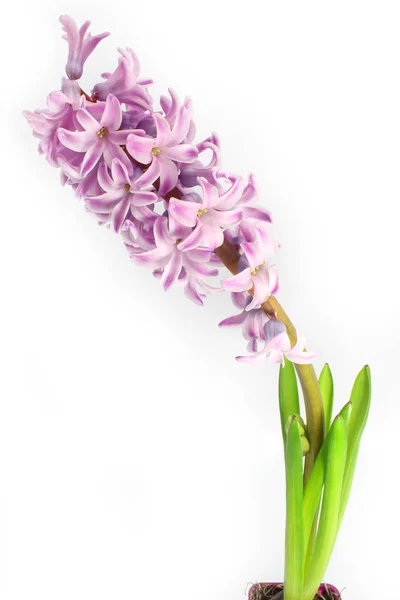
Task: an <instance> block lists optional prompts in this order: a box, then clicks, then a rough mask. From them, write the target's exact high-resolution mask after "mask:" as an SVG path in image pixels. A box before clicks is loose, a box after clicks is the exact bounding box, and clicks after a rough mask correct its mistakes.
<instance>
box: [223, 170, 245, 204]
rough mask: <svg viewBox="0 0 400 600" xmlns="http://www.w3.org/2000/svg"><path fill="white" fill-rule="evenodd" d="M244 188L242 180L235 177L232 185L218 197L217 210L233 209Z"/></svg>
mask: <svg viewBox="0 0 400 600" xmlns="http://www.w3.org/2000/svg"><path fill="white" fill-rule="evenodd" d="M244 187H245V182H244V180H243V178H242V177H237V178H236V180H235V182H234V183H233V185H231V187H230V188H229V189H228V190H226V192H224V193H223V194H222V195H221V196H220V198H219V204H218V208H220V209H221V208H223V209H224V210H227V209H230V208H233V207H234V206H235V204H237V203H238V201H239V200H240V198H241V196H242V194H243V190H244Z"/></svg>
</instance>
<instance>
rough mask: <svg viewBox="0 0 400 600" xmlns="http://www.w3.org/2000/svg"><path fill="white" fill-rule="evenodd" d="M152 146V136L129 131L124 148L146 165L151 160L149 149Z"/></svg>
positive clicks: (153, 144)
mask: <svg viewBox="0 0 400 600" xmlns="http://www.w3.org/2000/svg"><path fill="white" fill-rule="evenodd" d="M154 146H155V140H154V138H150V137H147V136H145V135H144V132H143V135H138V133H131V134H130V135H128V139H127V141H126V149H127V150H128V152H129V154H130V155H131V156H133V158H135V159H136V160H137V161H138V162H140V163H142V164H143V165H147V164H149V163H150V162H151V161H152V160H153V155H152V153H151V151H152V149H153V148H154Z"/></svg>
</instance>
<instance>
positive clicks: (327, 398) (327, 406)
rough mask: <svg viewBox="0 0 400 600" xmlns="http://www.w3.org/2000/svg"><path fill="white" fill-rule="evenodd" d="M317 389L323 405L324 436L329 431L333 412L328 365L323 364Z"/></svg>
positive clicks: (331, 384) (331, 378)
mask: <svg viewBox="0 0 400 600" xmlns="http://www.w3.org/2000/svg"><path fill="white" fill-rule="evenodd" d="M319 388H320V390H321V396H322V403H323V405H324V417H325V434H326V433H327V432H328V431H329V427H330V426H331V420H332V410H333V393H334V386H333V377H332V373H331V370H330V368H329V365H328V363H326V364H325V366H324V368H323V369H322V371H321V374H320V376H319Z"/></svg>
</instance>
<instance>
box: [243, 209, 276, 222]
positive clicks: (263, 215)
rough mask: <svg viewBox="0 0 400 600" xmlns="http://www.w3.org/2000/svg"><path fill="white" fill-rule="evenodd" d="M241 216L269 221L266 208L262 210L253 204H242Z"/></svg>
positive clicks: (269, 217)
mask: <svg viewBox="0 0 400 600" xmlns="http://www.w3.org/2000/svg"><path fill="white" fill-rule="evenodd" d="M242 210H243V217H244V218H245V219H254V220H255V221H264V222H266V223H271V221H272V219H271V215H270V214H269V212H267V211H266V210H262V209H261V208H256V207H255V206H244V207H243V209H242Z"/></svg>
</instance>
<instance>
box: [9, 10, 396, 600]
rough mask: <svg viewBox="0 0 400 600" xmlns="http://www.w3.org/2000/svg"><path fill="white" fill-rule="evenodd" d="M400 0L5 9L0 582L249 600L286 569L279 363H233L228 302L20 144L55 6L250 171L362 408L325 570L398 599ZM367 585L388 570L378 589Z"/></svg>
mask: <svg viewBox="0 0 400 600" xmlns="http://www.w3.org/2000/svg"><path fill="white" fill-rule="evenodd" d="M398 8H399V7H398V2H395V1H393V2H388V1H382V0H379V1H375V2H368V1H365V0H364V1H356V0H352V1H351V0H345V1H336V2H321V1H314V2H310V1H302V2H296V1H293V2H285V1H280V2H276V1H274V2H272V1H258V2H256V1H252V0H247V1H246V2H243V1H241V2H236V1H234V0H229V1H227V0H219V1H218V0H217V1H216V0H202V1H199V2H188V0H168V1H166V0H152V2H148V3H146V2H128V1H127V0H126V1H119V0H113V2H109V3H103V4H101V3H100V2H99V1H96V2H95V1H94V0H93V1H86V2H81V1H77V0H75V1H72V0H71V1H70V2H58V1H57V0H37V1H36V2H29V1H28V0H25V1H22V2H14V3H10V4H9V5H8V8H7V11H8V14H7V15H4V19H3V21H2V35H1V44H2V48H1V56H2V74H1V85H2V89H3V94H2V111H1V113H2V125H1V152H2V163H1V164H2V198H1V205H2V227H1V236H0V243H1V261H2V270H1V273H2V275H1V277H2V282H3V284H4V285H3V291H2V294H1V297H0V302H1V320H2V322H1V348H2V353H3V357H2V359H1V377H0V385H1V396H0V597H1V598H2V599H4V600H27V599H36V598H40V600H67V599H68V600H71V599H74V600H92V599H93V600H95V599H96V600H102V599H107V600H108V599H118V600H127V599H134V600H136V599H140V598H149V597H152V598H160V599H162V600H172V599H174V600H225V599H226V600H243V599H245V593H246V589H247V586H248V584H249V583H250V582H256V581H271V580H272V581H274V580H280V579H281V578H282V575H283V540H284V537H283V536H284V482H283V462H282V448H281V440H280V430H279V421H278V409H277V393H276V392H277V387H276V381H277V369H276V368H275V367H273V366H271V365H268V364H267V363H265V364H264V365H262V366H259V367H251V366H244V365H240V364H238V363H236V362H235V361H234V356H235V355H236V354H240V353H242V352H243V351H244V348H245V345H244V341H243V340H242V338H241V335H240V331H239V330H229V331H227V330H218V328H217V323H218V322H219V321H220V320H221V319H222V318H224V317H226V316H229V315H230V314H233V313H234V312H235V311H234V310H233V309H232V305H231V302H230V298H229V296H228V295H217V296H214V297H212V298H210V299H209V301H208V303H207V305H206V306H205V307H204V308H199V307H197V306H195V305H193V304H191V303H190V302H189V301H188V300H187V299H186V298H185V297H184V296H183V294H182V291H181V290H180V289H177V290H173V291H172V292H171V293H169V294H165V293H164V292H163V291H162V289H161V287H160V285H159V283H158V281H156V280H154V279H153V278H152V276H151V274H150V272H147V271H146V270H142V269H140V268H139V267H135V266H134V265H133V264H131V263H130V261H129V260H128V258H127V255H126V252H125V249H124V247H123V245H122V244H121V243H120V240H119V239H118V238H117V236H114V235H113V234H112V233H111V232H110V231H108V230H106V229H104V228H100V227H97V226H96V225H95V223H94V222H93V221H92V219H91V218H90V217H89V216H88V215H87V214H86V213H85V212H84V210H83V207H82V205H81V203H80V202H79V201H77V200H76V198H75V197H74V196H73V194H72V191H71V190H70V189H69V188H65V189H62V188H61V187H60V186H59V177H58V173H57V172H56V171H55V170H54V169H52V168H50V167H49V166H48V165H47V164H46V162H45V160H44V159H43V158H41V157H39V156H38V155H37V154H36V141H35V140H34V139H33V138H32V137H31V134H30V130H29V127H28V125H27V124H26V122H24V120H23V118H22V116H21V111H22V110H23V109H25V108H27V109H33V108H37V107H43V106H44V105H45V97H46V94H47V93H48V92H50V91H51V90H53V89H57V88H58V86H59V82H60V78H61V76H62V74H63V68H64V64H65V59H66V52H67V46H66V43H65V42H64V41H62V40H61V39H60V28H59V25H58V22H57V18H58V15H59V14H63V13H70V14H72V15H73V16H74V17H75V18H76V19H77V20H78V21H79V22H82V21H83V20H84V19H86V18H91V19H92V21H93V25H92V32H93V33H99V32H102V31H104V30H110V31H111V32H112V34H113V35H112V37H111V38H108V39H107V40H105V41H103V42H102V43H101V45H100V46H99V47H98V50H97V52H96V54H95V55H94V56H93V57H92V58H91V59H90V60H89V62H88V68H87V70H86V73H85V77H84V80H83V82H84V85H85V87H87V88H89V87H91V86H92V85H93V84H94V83H95V82H96V80H97V79H98V77H99V74H100V73H101V72H103V71H109V70H113V68H114V65H115V61H116V48H117V47H118V46H127V45H131V46H133V48H134V49H135V50H136V52H137V53H138V54H139V56H140V58H141V61H142V73H143V75H146V76H151V77H153V78H154V79H155V80H156V85H155V87H154V96H156V95H157V94H159V93H161V92H165V90H166V89H167V87H168V86H172V87H174V88H175V89H176V90H177V91H178V93H179V94H180V95H181V96H185V94H190V95H191V96H192V98H193V100H194V106H195V116H196V120H197V127H198V139H202V138H203V137H205V136H207V135H208V134H209V133H210V132H211V131H213V130H215V131H218V133H219V135H220V138H221V142H222V148H223V153H224V159H223V164H224V167H225V168H227V169H231V170H232V171H235V172H240V173H243V174H246V173H247V172H248V171H250V170H251V171H253V172H255V173H256V175H257V178H258V183H259V186H260V190H261V194H262V203H263V205H264V206H265V207H268V208H269V209H270V210H271V211H272V213H273V216H274V221H275V229H276V233H277V236H278V238H279V240H280V242H281V244H282V250H281V251H280V255H279V257H278V264H279V267H280V273H281V282H282V290H281V296H280V298H281V301H282V303H283V305H284V306H285V308H286V309H287V311H288V312H289V314H290V315H291V317H292V319H293V320H294V322H295V323H296V324H297V326H298V328H299V329H301V330H302V331H304V332H305V333H306V335H307V339H308V346H309V347H310V349H312V350H316V351H318V352H320V354H321V361H320V362H319V364H318V365H317V368H318V369H320V367H321V366H322V364H323V362H324V361H329V363H330V364H331V367H332V370H333V372H334V375H335V379H336V389H337V400H336V408H339V407H340V406H341V405H342V404H343V403H344V402H345V401H346V400H347V398H348V394H349V390H350V388H351V385H352V381H353V379H354V377H355V375H356V373H357V372H358V370H359V369H360V368H361V367H362V366H363V365H364V364H365V363H369V364H370V365H371V369H372V376H373V407H372V411H371V416H370V421H369V424H368V428H367V430H366V433H365V439H364V442H363V445H362V449H361V456H360V459H359V466H358V470H357V474H356V479H355V488H354V490H353V494H352V497H351V501H350V503H349V506H348V511H347V514H346V517H345V520H344V524H343V527H342V530H341V534H340V536H339V539H338V542H337V546H336V549H335V552H334V555H333V557H332V561H331V564H330V566H329V569H328V572H327V580H328V581H330V582H332V583H334V584H335V585H336V586H337V587H339V588H346V592H345V594H344V599H345V600H362V599H366V598H368V599H369V598H371V599H372V598H385V600H392V599H393V600H394V599H398V597H399V596H398V582H397V577H398V556H399V549H398V539H399V534H400V527H399V516H398V500H399V498H398V489H399V488H398V473H399V461H398V443H399V425H398V422H399V420H400V408H399V405H400V404H399V403H400V384H399V358H400V356H399V341H400V325H399V315H398V313H399V292H400V287H399V265H398V263H399V241H400V235H399V218H400V210H399V192H400V183H399V181H400V177H399V165H400V84H399V81H400V78H399V71H400V37H399V33H398V32H399V24H400V22H399V20H400V19H399V17H400V14H399V12H398ZM382 586H387V589H385V591H384V592H382Z"/></svg>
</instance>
